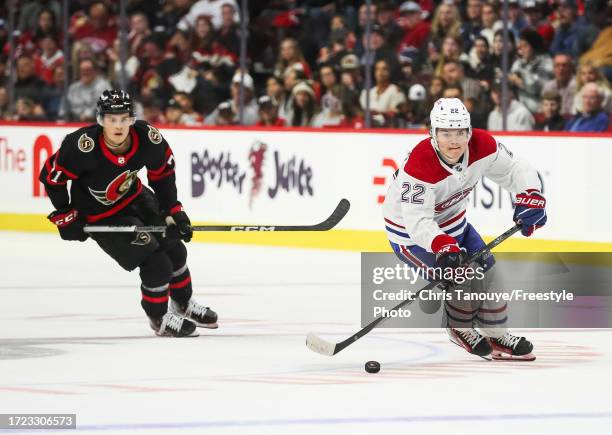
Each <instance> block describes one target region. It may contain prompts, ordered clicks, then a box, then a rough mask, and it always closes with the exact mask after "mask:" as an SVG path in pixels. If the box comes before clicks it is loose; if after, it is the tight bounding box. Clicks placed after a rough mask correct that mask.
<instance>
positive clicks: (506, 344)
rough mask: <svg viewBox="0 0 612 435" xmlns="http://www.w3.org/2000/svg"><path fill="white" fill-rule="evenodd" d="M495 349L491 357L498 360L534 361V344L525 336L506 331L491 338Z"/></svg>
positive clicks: (490, 340)
mask: <svg viewBox="0 0 612 435" xmlns="http://www.w3.org/2000/svg"><path fill="white" fill-rule="evenodd" d="M489 342H490V343H491V347H492V348H493V351H492V352H491V357H492V358H493V359H494V360H497V361H534V360H535V359H536V357H535V355H534V354H533V353H531V352H532V351H533V344H532V343H531V342H530V341H529V340H527V339H526V338H525V337H516V336H514V335H512V334H510V333H509V332H506V334H505V335H503V336H502V337H500V338H492V337H491V338H489Z"/></svg>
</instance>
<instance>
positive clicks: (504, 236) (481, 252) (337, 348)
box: [332, 225, 521, 355]
mask: <svg viewBox="0 0 612 435" xmlns="http://www.w3.org/2000/svg"><path fill="white" fill-rule="evenodd" d="M520 229H521V226H520V225H515V226H513V227H512V228H510V229H509V230H507V231H506V232H504V233H503V234H501V235H500V236H498V237H496V238H495V239H494V240H492V241H491V242H490V243H489V244H487V245H486V246H484V247H483V248H482V249H480V250H479V251H476V252H475V253H474V254H472V255H471V256H470V257H469V258H468V259H467V260H465V262H464V264H470V263H472V262H473V261H475V260H477V259H478V258H480V257H481V256H482V255H484V254H486V253H487V252H489V251H490V250H491V249H493V248H495V247H496V246H497V245H499V244H500V243H502V242H503V241H504V240H506V239H508V238H509V237H510V236H512V235H513V234H514V233H516V232H517V231H519V230H520ZM441 282H442V281H441V280H437V281H432V282H430V283H429V284H427V285H426V286H425V287H423V288H422V289H421V290H419V291H418V292H417V293H416V294H415V295H414V298H411V299H406V300H404V301H402V302H400V303H399V304H398V305H396V306H395V307H393V308H392V309H391V310H390V311H396V310H399V309H401V308H403V307H405V306H407V305H409V304H411V303H412V302H414V301H415V300H416V299H417V298H418V297H419V294H420V293H421V292H423V291H426V290H431V289H433V288H435V287H436V286H437V285H438V284H440V283H441ZM388 318H389V317H386V316H380V317H378V318H376V319H374V321H372V322H371V323H370V324H368V325H367V326H366V327H365V328H363V329H362V330H360V331H359V332H357V333H355V334H353V335H351V336H350V337H349V338H347V339H346V340H344V341H341V342H340V343H336V346H335V348H334V351H333V354H332V355H335V354H337V353H338V352H340V351H342V350H343V349H345V348H347V347H348V346H350V345H351V344H353V343H354V342H356V341H357V340H359V339H360V338H361V337H363V336H365V335H366V334H367V333H369V332H370V331H371V330H372V329H374V328H376V327H377V326H378V325H379V324H380V323H382V322H383V321H385V320H387V319H388Z"/></svg>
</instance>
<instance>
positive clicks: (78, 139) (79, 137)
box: [62, 124, 102, 154]
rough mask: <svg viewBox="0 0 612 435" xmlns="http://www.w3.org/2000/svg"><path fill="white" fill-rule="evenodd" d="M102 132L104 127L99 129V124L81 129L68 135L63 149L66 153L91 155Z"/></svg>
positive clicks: (63, 143) (63, 142)
mask: <svg viewBox="0 0 612 435" xmlns="http://www.w3.org/2000/svg"><path fill="white" fill-rule="evenodd" d="M101 131H102V127H98V125H97V124H93V125H88V126H87V127H81V128H79V129H78V130H75V131H73V132H72V133H69V134H67V135H66V137H65V138H64V140H63V141H62V147H63V148H64V149H65V151H69V152H71V153H75V154H81V153H89V152H91V151H92V150H93V149H94V148H95V146H96V142H97V138H98V137H99V136H100V133H101Z"/></svg>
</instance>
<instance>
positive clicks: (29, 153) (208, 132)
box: [0, 124, 612, 251]
mask: <svg viewBox="0 0 612 435" xmlns="http://www.w3.org/2000/svg"><path fill="white" fill-rule="evenodd" d="M75 127H78V125H65V126H55V125H43V124H29V125H26V126H21V125H15V124H3V125H0V183H1V185H2V186H3V188H2V189H0V229H8V230H17V231H54V229H53V227H52V226H51V225H50V224H48V223H47V222H46V219H44V216H45V215H46V214H47V213H49V211H50V210H51V209H50V204H49V201H48V199H47V198H46V197H45V194H44V189H43V188H42V185H41V184H40V183H39V182H38V180H37V174H38V172H39V170H40V167H41V165H42V164H44V161H45V160H46V158H47V157H48V155H50V153H52V152H54V151H55V150H56V149H57V148H58V147H59V145H60V143H61V140H62V139H63V137H64V136H65V135H66V134H67V133H69V132H71V131H73V130H74V129H75ZM160 129H161V131H162V133H163V135H164V137H165V138H166V139H167V140H168V142H169V143H170V145H171V147H172V148H173V151H174V155H175V159H176V167H177V170H176V175H177V187H178V190H179V198H180V200H181V201H182V202H183V204H184V205H185V208H186V209H187V211H188V212H189V214H190V216H191V218H192V220H193V221H196V222H198V223H211V222H216V223H227V224H230V223H231V224H250V223H252V224H313V223H316V222H319V221H321V220H323V219H324V218H325V217H327V216H328V215H329V213H330V212H331V211H332V210H333V208H334V207H335V205H336V204H337V203H338V201H339V200H340V198H343V197H344V198H348V199H349V200H350V201H351V205H352V207H351V211H350V212H349V214H348V215H347V216H346V218H345V219H344V220H343V221H342V222H341V223H340V225H339V226H338V230H336V231H332V232H329V233H317V234H315V233H288V234H279V233H277V234H244V233H241V234H229V233H207V234H205V235H198V237H196V240H201V241H207V242H214V243H241V244H264V245H279V246H296V247H310V248H333V249H349V250H361V251H385V250H388V244H387V241H386V239H385V236H384V233H383V232H382V228H383V225H382V222H383V221H382V217H381V202H382V200H383V198H384V194H385V191H386V185H387V184H388V182H389V180H390V179H391V176H392V174H393V172H394V171H395V169H397V168H398V167H400V166H401V164H402V162H403V160H404V158H405V157H406V155H407V153H408V152H409V150H410V149H411V148H412V147H414V146H415V145H416V144H417V143H418V142H419V141H420V140H422V139H423V138H424V137H425V136H426V133H425V132H423V131H391V132H381V131H375V130H369V131H360V132H353V131H345V130H342V131H326V130H316V131H312V130H286V129H285V130H281V129H277V130H262V129H201V128H197V129H195V128H191V129H185V128H181V129H178V128H163V127H160ZM496 137H497V138H498V139H499V140H500V141H501V142H503V143H504V145H506V146H507V147H508V148H509V149H510V150H511V151H512V152H514V153H516V154H518V155H520V156H521V157H522V158H524V159H526V160H528V161H529V162H530V163H531V164H532V165H533V166H534V167H535V168H536V169H537V170H538V173H539V175H540V178H541V179H542V182H543V185H544V193H545V195H546V198H547V201H548V202H547V211H548V215H549V220H548V224H547V226H546V227H545V228H544V229H543V230H541V231H538V233H537V234H536V236H535V237H534V238H533V239H529V240H527V239H522V238H516V240H513V241H511V242H509V243H506V245H505V249H509V250H526V249H529V250H553V251H554V250H557V251H559V250H568V251H572V250H578V251H582V250H588V251H592V250H595V251H598V250H606V251H608V250H610V249H612V230H610V226H609V225H608V224H607V221H608V217H609V216H610V214H611V213H610V212H611V211H612V206H611V205H610V203H609V201H607V199H606V198H607V196H608V194H607V193H606V189H605V187H604V186H606V185H607V184H608V180H607V172H608V168H607V162H609V161H610V159H611V158H612V147H611V146H610V145H611V139H612V136H610V135H607V136H606V135H604V136H597V135H567V134H561V135H560V134H551V133H549V134H545V135H544V134H542V135H526V134H510V135H509V134H499V135H496ZM140 175H141V178H142V179H143V181H144V179H145V178H146V177H145V173H144V171H142V172H141V174H140ZM511 217H512V197H511V195H510V194H509V193H508V192H506V191H504V190H502V189H501V188H499V187H498V186H497V185H495V184H494V183H493V182H491V181H490V180H487V179H482V180H481V181H480V182H479V183H478V184H477V185H476V186H475V187H474V189H473V192H472V194H471V196H470V199H469V207H468V219H469V221H470V222H471V223H472V224H473V225H474V226H475V227H476V228H478V230H479V231H480V232H481V234H483V235H485V236H486V237H492V236H495V235H497V234H499V233H501V232H503V231H504V230H505V229H507V227H509V226H510V225H511V224H512V221H511Z"/></svg>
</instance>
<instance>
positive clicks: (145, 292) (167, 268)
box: [140, 251, 172, 317]
mask: <svg viewBox="0 0 612 435" xmlns="http://www.w3.org/2000/svg"><path fill="white" fill-rule="evenodd" d="M171 275H172V263H171V262H170V259H169V258H168V256H167V255H166V254H165V253H164V252H162V251H156V252H154V253H152V254H151V255H150V256H149V257H148V258H147V259H146V260H145V262H144V263H142V264H141V265H140V279H142V284H141V286H140V289H141V291H142V301H141V303H140V304H141V305H142V308H144V310H145V313H147V316H149V317H161V316H163V315H164V314H166V312H167V311H168V287H169V284H168V283H169V281H170V277H171Z"/></svg>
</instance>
